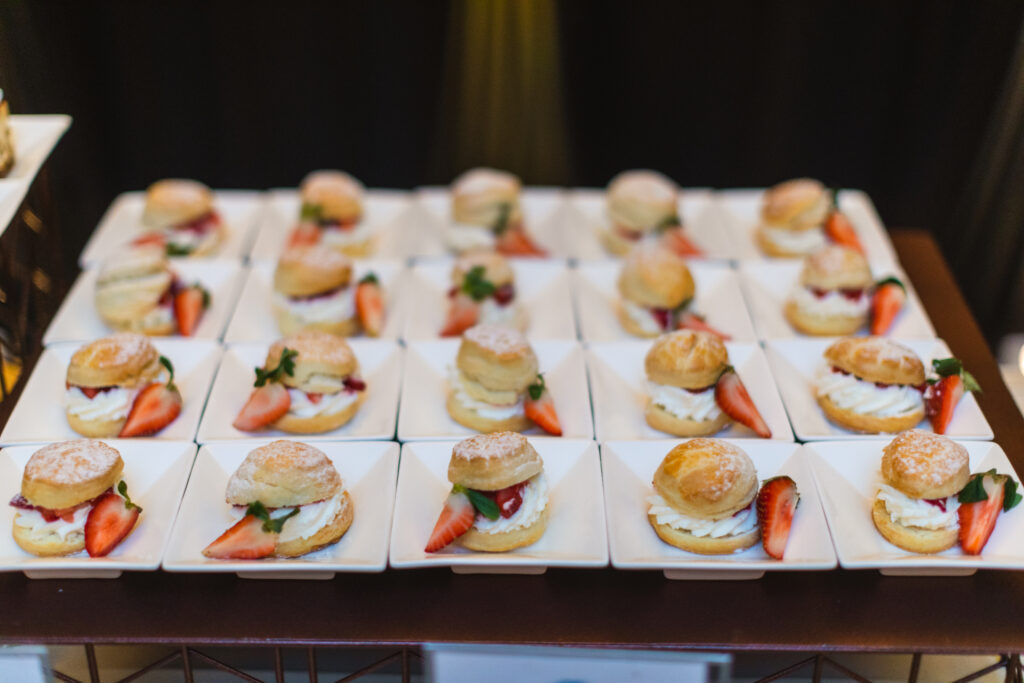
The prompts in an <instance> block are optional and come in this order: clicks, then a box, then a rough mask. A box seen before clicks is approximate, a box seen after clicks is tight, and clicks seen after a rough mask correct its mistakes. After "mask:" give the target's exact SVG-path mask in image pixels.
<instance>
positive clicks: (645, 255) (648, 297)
mask: <svg viewBox="0 0 1024 683" xmlns="http://www.w3.org/2000/svg"><path fill="white" fill-rule="evenodd" d="M618 287H619V294H620V295H621V297H622V298H621V299H620V301H619V322H620V323H621V324H622V327H623V329H625V330H626V331H627V332H629V333H630V334H632V335H634V336H637V337H657V336H658V335H660V334H664V333H665V332H670V331H672V330H674V329H675V328H676V327H677V325H678V323H679V321H680V320H681V318H682V316H683V314H684V313H685V310H686V307H687V306H688V305H689V303H690V302H691V301H692V300H693V295H694V283H693V276H692V275H691V274H690V269H689V268H687V267H686V262H685V261H683V259H682V258H680V257H679V256H676V255H675V254H674V253H673V252H671V251H669V250H667V249H665V248H663V247H661V246H658V245H657V244H654V243H647V244H640V245H638V246H637V247H635V248H634V249H633V250H632V251H631V252H630V253H629V256H628V257H627V258H626V260H625V261H624V262H623V264H622V271H621V272H620V273H619V280H618Z"/></svg>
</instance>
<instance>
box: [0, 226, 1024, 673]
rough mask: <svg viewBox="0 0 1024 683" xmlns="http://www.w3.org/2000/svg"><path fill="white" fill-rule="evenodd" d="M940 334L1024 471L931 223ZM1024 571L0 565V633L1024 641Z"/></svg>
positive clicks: (954, 644)
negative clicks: (310, 572) (282, 571)
mask: <svg viewBox="0 0 1024 683" xmlns="http://www.w3.org/2000/svg"><path fill="white" fill-rule="evenodd" d="M893 238H894V240H895V243H896V247H897V250H898V251H899V256H900V259H901V261H902V262H903V264H904V267H905V269H906V270H907V272H908V274H909V275H910V278H911V280H912V281H913V282H914V284H915V286H916V287H917V290H918V293H919V294H920V296H921V299H922V300H923V301H924V304H925V307H926V308H927V310H928V312H929V314H930V315H931V318H932V321H933V322H934V324H935V327H936V329H937V331H938V333H939V335H940V336H941V337H942V338H943V339H945V340H946V341H947V342H948V343H949V345H950V346H951V347H952V349H953V352H954V353H955V354H956V355H957V356H959V357H960V358H961V359H963V360H964V362H965V364H966V365H967V367H968V368H970V370H971V372H973V373H974V375H975V376H976V377H977V378H978V380H979V382H980V383H981V384H982V386H983V387H984V388H985V393H984V394H983V395H982V396H981V397H980V401H981V406H982V409H983V410H984V411H985V414H986V415H987V416H988V419H989V422H990V423H991V424H992V427H993V429H994V430H995V434H996V441H998V442H999V443H1000V444H1001V445H1002V446H1003V448H1004V449H1005V450H1006V452H1007V454H1008V455H1009V457H1010V460H1011V461H1012V462H1013V464H1014V467H1015V468H1016V469H1017V471H1018V472H1024V447H1022V444H1024V419H1022V417H1021V415H1020V413H1019V412H1018V411H1017V409H1016V407H1015V406H1014V403H1013V400H1012V398H1011V397H1010V394H1009V392H1008V391H1007V389H1006V387H1005V386H1004V385H1003V383H1002V380H1001V379H1000V375H999V370H998V368H997V366H996V363H995V360H994V359H993V357H992V354H991V353H990V351H989V350H988V348H987V346H986V344H985V340H984V339H983V337H982V336H981V333H980V331H979V330H978V327H977V325H976V324H975V322H974V320H973V318H972V317H971V314H970V312H969V311H968V309H967V306H966V304H965V303H964V300H963V298H962V297H961V295H960V293H959V291H958V290H957V287H956V285H955V283H954V281H953V279H952V277H951V275H950V273H949V270H948V269H947V267H946V265H945V262H944V261H943V259H942V257H941V255H940V253H939V251H938V249H937V248H936V246H935V243H934V242H933V241H932V239H931V238H930V237H929V236H928V235H927V234H926V233H924V232H897V233H896V234H894V235H893ZM1021 614H1024V573H1017V572H1006V571H1001V572H997V571H981V572H978V573H977V574H976V575H974V576H972V577H967V578H906V577H899V578H897V577H884V576H881V575H880V574H879V573H878V572H875V571H844V570H835V571H831V572H819V573H812V572H807V573H804V572H792V573H769V574H768V575H767V576H765V577H764V578H763V579H761V580H758V581H740V582H687V581H668V580H666V579H664V578H663V577H662V575H661V573H660V572H627V571H618V570H613V569H604V570H594V571H589V570H549V571H548V573H547V574H545V575H543V576H534V577H526V576H482V575H477V576H456V575H454V574H453V573H451V572H450V571H449V570H447V569H439V570H426V571H423V570H408V571H394V570H389V571H386V572H384V573H383V574H369V575H339V576H338V578H337V579H335V580H333V581H325V582H316V581H291V582H289V581H245V580H239V579H237V578H235V577H234V576H233V575H221V576H213V575H198V574H197V575H181V574H167V573H162V572H157V573H126V574H125V575H123V576H122V578H120V579H118V580H106V581H101V580H95V581H93V580H90V581H85V580H67V581H64V580H48V581H32V580H28V579H26V578H24V577H23V576H22V575H21V574H3V575H0V643H3V642H37V643H175V644H215V643H236V644H246V645H254V644H261V645H262V644H277V645H328V644H362V645H378V644H381V645H385V644H386V645H406V644H415V643H422V642H426V641H454V642H510V643H554V644H566V645H586V646H619V647H643V648H652V647H653V648H688V649H710V650H765V649H779V650H807V651H819V652H821V651H830V650H836V651H840V650H846V651H858V650H859V651H864V650H871V651H889V652H924V653H932V652H964V653H967V652H977V653H993V652H1020V651H1024V628H1022V627H1021V622H1020V619H1021V616H1020V615H1021Z"/></svg>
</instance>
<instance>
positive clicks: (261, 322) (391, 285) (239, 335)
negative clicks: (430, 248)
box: [224, 259, 408, 344]
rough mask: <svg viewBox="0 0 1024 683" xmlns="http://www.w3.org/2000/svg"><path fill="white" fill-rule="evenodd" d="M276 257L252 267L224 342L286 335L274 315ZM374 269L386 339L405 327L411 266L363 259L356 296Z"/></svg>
mask: <svg viewBox="0 0 1024 683" xmlns="http://www.w3.org/2000/svg"><path fill="white" fill-rule="evenodd" d="M276 267H277V263H276V262H274V261H258V262H256V261H254V262H253V263H252V265H251V266H250V268H249V273H248V276H247V277H246V279H245V285H243V287H242V293H241V295H239V297H238V305H237V306H235V312H234V315H233V316H232V317H231V322H230V323H228V330H227V332H226V333H225V334H224V342H225V343H227V344H235V343H239V342H268V343H269V342H273V341H277V340H278V339H280V338H281V337H282V336H283V335H282V334H281V329H280V328H279V327H278V326H277V319H276V318H275V316H274V306H273V298H274V269H275V268H276ZM370 272H373V273H374V274H376V275H377V278H378V280H379V281H380V285H381V288H382V289H383V290H384V297H385V298H384V305H385V307H386V308H385V315H386V317H385V319H384V329H383V330H382V331H381V337H382V338H383V339H397V338H398V335H399V333H400V332H401V329H402V306H403V301H404V298H405V293H406V292H407V291H408V290H407V288H406V287H404V286H403V283H404V278H405V277H406V275H407V269H406V267H405V266H404V265H402V263H401V262H399V261H393V260H391V261H377V260H369V259H367V260H360V261H355V262H354V264H353V268H352V284H351V285H350V286H349V289H350V290H351V294H352V296H355V284H356V283H358V282H359V280H360V278H362V277H363V276H364V275H366V274H367V273H370Z"/></svg>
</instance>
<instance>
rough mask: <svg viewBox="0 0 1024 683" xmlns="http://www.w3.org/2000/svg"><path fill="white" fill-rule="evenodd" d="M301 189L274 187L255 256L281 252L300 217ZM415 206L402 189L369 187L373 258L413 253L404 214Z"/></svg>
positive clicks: (366, 208)
mask: <svg viewBox="0 0 1024 683" xmlns="http://www.w3.org/2000/svg"><path fill="white" fill-rule="evenodd" d="M300 206H301V205H300V203H299V192H298V190H285V189H282V190H271V191H270V192H269V195H268V199H267V204H266V209H265V211H264V215H263V220H262V221H260V225H259V229H258V231H257V234H256V241H255V242H254V243H253V247H252V253H251V257H252V258H253V259H260V260H267V261H273V260H275V259H277V257H278V256H280V255H281V252H282V251H283V250H284V247H285V244H286V243H287V241H288V236H289V235H290V234H291V232H292V229H293V228H294V227H295V224H296V223H297V221H298V216H299V209H300ZM411 209H412V196H411V194H410V193H409V192H402V191H400V190H367V192H366V196H365V197H364V200H363V222H368V223H369V225H370V230H371V231H372V235H373V238H372V239H373V249H372V251H371V254H372V257H373V258H391V259H404V258H406V257H407V256H409V245H408V240H407V239H406V235H405V233H406V230H405V229H404V221H403V216H404V214H406V213H407V212H409V211H410V210H411Z"/></svg>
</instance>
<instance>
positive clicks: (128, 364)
mask: <svg viewBox="0 0 1024 683" xmlns="http://www.w3.org/2000/svg"><path fill="white" fill-rule="evenodd" d="M160 368H161V365H160V354H159V353H157V350H156V347H154V346H153V344H152V343H151V342H150V341H149V339H147V338H146V337H145V336H143V335H141V334H135V333H133V332H120V333H118V334H114V335H111V336H109V337H103V338H102V339H97V340H96V341H94V342H91V343H89V344H86V345H85V346H83V347H82V348H80V349H78V350H77V351H75V353H74V355H73V356H71V363H70V364H69V365H68V374H67V382H68V384H74V385H76V386H80V387H95V388H100V387H113V386H119V387H127V388H129V389H132V388H135V387H138V386H142V385H143V384H147V383H149V382H150V381H151V380H153V379H155V378H156V377H157V376H158V375H159V374H160Z"/></svg>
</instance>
